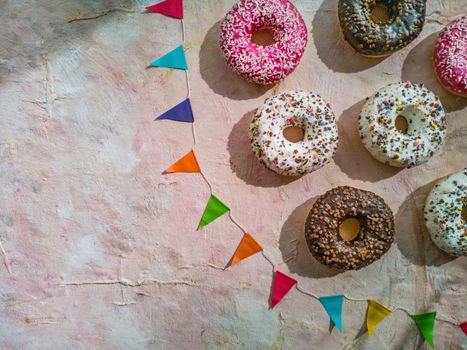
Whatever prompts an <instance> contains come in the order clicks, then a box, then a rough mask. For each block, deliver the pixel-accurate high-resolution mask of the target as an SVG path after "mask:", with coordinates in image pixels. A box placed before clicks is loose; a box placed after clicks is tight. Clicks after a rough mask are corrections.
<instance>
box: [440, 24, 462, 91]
mask: <svg viewBox="0 0 467 350" xmlns="http://www.w3.org/2000/svg"><path fill="white" fill-rule="evenodd" d="M433 63H434V67H435V72H436V76H437V77H438V80H439V81H440V83H441V85H443V86H444V87H445V88H446V89H447V90H449V91H450V92H452V93H454V94H456V95H459V96H462V97H467V16H461V17H458V18H457V19H455V20H454V21H452V22H451V23H449V24H448V25H447V26H446V27H444V28H443V30H442V31H441V32H440V33H439V35H438V38H437V40H436V44H435V51H434V55H433Z"/></svg>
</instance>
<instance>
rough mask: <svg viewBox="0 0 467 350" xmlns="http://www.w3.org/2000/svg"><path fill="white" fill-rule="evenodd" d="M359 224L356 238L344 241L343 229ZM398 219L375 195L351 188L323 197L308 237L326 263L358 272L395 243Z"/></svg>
mask: <svg viewBox="0 0 467 350" xmlns="http://www.w3.org/2000/svg"><path fill="white" fill-rule="evenodd" d="M347 220H350V221H354V222H356V223H357V226H358V230H357V231H356V236H355V238H353V239H351V240H344V238H343V237H342V232H341V229H342V226H343V225H344V222H345V221H347ZM394 234H395V231H394V216H393V213H392V211H391V209H390V208H389V206H388V205H387V204H386V203H385V202H384V200H383V199H382V198H381V197H379V196H378V195H376V194H374V193H373V192H369V191H364V190H360V189H357V188H353V187H349V186H340V187H336V188H334V189H332V190H330V191H328V192H326V193H325V194H324V195H322V196H321V197H320V198H319V199H318V200H317V201H316V203H315V204H314V205H313V207H312V208H311V210H310V213H309V215H308V217H307V220H306V224H305V237H306V241H307V244H308V248H309V250H310V252H311V254H312V255H313V256H314V257H315V258H316V259H317V260H318V261H319V262H320V263H322V264H324V265H328V266H330V267H335V268H338V269H346V270H357V269H360V268H362V267H364V266H367V265H369V264H371V263H372V262H374V261H376V260H378V259H379V258H381V256H382V255H383V254H384V253H386V252H387V251H388V250H389V248H390V247H391V244H392V242H393V241H394Z"/></svg>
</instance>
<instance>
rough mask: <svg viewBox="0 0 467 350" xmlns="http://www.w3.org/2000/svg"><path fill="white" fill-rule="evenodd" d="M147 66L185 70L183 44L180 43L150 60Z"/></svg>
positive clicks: (186, 66) (186, 67)
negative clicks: (155, 58) (162, 54)
mask: <svg viewBox="0 0 467 350" xmlns="http://www.w3.org/2000/svg"><path fill="white" fill-rule="evenodd" d="M149 66H151V67H164V68H174V69H183V70H187V69H188V65H187V63H186V58H185V50H184V49H183V45H180V46H179V47H177V48H176V49H174V50H172V51H170V52H169V53H166V54H165V55H164V56H162V57H160V58H158V59H157V60H155V61H153V62H151V63H150V64H149Z"/></svg>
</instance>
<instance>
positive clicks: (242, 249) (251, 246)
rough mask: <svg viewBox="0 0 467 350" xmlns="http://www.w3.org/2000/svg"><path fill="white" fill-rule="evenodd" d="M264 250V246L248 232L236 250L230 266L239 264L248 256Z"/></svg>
mask: <svg viewBox="0 0 467 350" xmlns="http://www.w3.org/2000/svg"><path fill="white" fill-rule="evenodd" d="M261 251H263V248H262V247H261V246H260V245H259V244H258V242H256V241H255V239H254V238H253V237H252V236H251V235H250V234H249V233H248V232H247V233H245V234H244V235H243V238H242V240H241V241H240V244H239V245H238V247H237V249H236V250H235V253H234V255H233V256H232V260H231V261H230V266H234V265H236V264H238V263H239V262H240V261H242V260H243V259H246V258H248V257H249V256H251V255H253V254H256V253H259V252H261Z"/></svg>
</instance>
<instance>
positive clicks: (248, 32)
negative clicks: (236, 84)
mask: <svg viewBox="0 0 467 350" xmlns="http://www.w3.org/2000/svg"><path fill="white" fill-rule="evenodd" d="M263 29H268V30H269V31H271V33H272V36H273V38H274V43H272V44H271V45H268V46H261V45H258V44H255V43H253V42H252V40H251V36H252V35H253V33H255V32H257V31H259V30H263ZM307 40H308V32H307V28H306V25H305V21H304V20H303V18H302V16H301V15H300V13H299V12H298V11H297V9H296V8H295V6H294V5H292V4H291V3H290V2H289V1H288V0H240V1H239V2H238V3H237V4H235V5H234V6H233V7H232V9H231V10H230V11H229V12H228V13H227V15H226V16H225V18H224V20H223V21H222V24H221V35H220V47H221V50H222V53H223V54H224V57H225V60H226V61H227V64H228V65H229V66H230V67H231V68H232V69H233V70H234V71H235V72H236V73H238V74H239V75H240V76H241V77H242V78H244V79H246V80H248V81H251V82H254V83H257V84H263V85H268V84H275V83H277V82H278V81H279V80H282V79H284V78H285V77H286V76H287V75H289V74H290V73H292V72H293V71H294V69H295V68H296V67H297V65H298V63H299V62H300V59H301V58H302V55H303V52H304V51H305V46H306V43H307Z"/></svg>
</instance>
